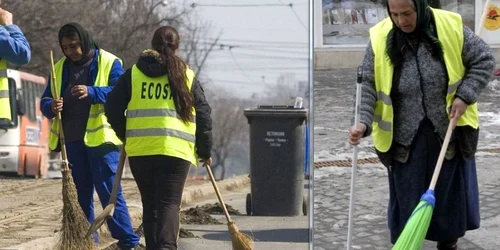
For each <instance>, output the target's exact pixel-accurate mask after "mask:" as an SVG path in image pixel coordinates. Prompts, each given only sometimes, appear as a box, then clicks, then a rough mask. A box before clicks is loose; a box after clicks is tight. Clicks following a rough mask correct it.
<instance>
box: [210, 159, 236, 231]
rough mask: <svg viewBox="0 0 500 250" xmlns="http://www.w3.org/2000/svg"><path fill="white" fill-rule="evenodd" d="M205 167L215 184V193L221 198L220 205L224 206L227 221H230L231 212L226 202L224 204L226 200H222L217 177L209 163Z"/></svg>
mask: <svg viewBox="0 0 500 250" xmlns="http://www.w3.org/2000/svg"><path fill="white" fill-rule="evenodd" d="M205 168H206V169H207V172H208V175H209V176H210V181H211V182H212V185H213V186H214V189H215V193H216V194H217V198H218V199H219V202H220V205H221V207H222V210H223V211H224V215H225V216H226V219H227V222H230V221H231V217H230V216H229V212H228V211H227V208H226V204H224V201H223V200H222V196H221V195H220V192H219V188H218V187H217V183H215V178H214V175H213V174H212V169H211V168H210V166H209V165H205Z"/></svg>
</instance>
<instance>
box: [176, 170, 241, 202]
mask: <svg viewBox="0 0 500 250" xmlns="http://www.w3.org/2000/svg"><path fill="white" fill-rule="evenodd" d="M249 184H250V178H248V175H240V176H236V177H234V178H231V179H227V180H222V181H218V182H217V187H218V188H219V191H220V192H221V193H224V192H228V191H232V190H235V189H240V188H243V187H246V186H247V185H249ZM206 197H216V194H215V190H214V188H213V186H212V183H211V182H210V183H205V184H202V185H199V186H190V187H186V188H185V189H184V193H183V195H182V201H181V205H182V206H187V205H189V204H192V203H193V202H197V201H199V200H202V199H204V198H206Z"/></svg>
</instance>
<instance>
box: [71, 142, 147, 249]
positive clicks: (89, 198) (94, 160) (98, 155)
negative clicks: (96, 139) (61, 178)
mask: <svg viewBox="0 0 500 250" xmlns="http://www.w3.org/2000/svg"><path fill="white" fill-rule="evenodd" d="M66 150H67V154H68V161H69V162H70V165H71V170H72V175H73V179H74V182H75V185H76V189H77V193H78V202H79V204H80V206H81V207H82V209H83V212H84V213H85V215H86V216H87V219H88V221H89V222H90V223H92V222H93V221H94V218H95V217H94V198H93V194H94V188H95V190H96V191H97V195H98V196H99V200H100V201H101V205H102V207H103V208H104V207H106V206H107V205H108V201H109V198H110V196H111V190H112V189H113V181H114V179H115V178H114V177H115V173H116V169H117V166H118V161H119V159H120V152H119V150H118V147H117V146H115V145H113V144H103V145H101V146H98V147H87V146H85V144H84V142H83V141H74V142H69V143H66ZM107 224H108V228H109V231H110V232H111V236H112V237H113V238H115V239H117V240H118V246H119V247H124V248H127V247H134V246H136V245H137V244H138V243H139V236H138V235H136V234H135V233H134V230H133V228H132V222H131V220H130V215H129V212H128V208H127V204H126V202H125V199H124V198H123V195H122V189H121V186H120V188H119V189H118V199H117V201H116V207H115V211H114V213H113V217H112V218H110V219H108V221H107ZM95 240H96V242H98V238H97V234H95Z"/></svg>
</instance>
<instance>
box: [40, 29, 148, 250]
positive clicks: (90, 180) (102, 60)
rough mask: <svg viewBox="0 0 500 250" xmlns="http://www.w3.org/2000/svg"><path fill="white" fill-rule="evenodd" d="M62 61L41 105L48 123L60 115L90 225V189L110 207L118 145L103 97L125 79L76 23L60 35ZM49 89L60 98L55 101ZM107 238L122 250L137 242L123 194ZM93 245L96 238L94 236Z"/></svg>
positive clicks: (53, 142)
mask: <svg viewBox="0 0 500 250" xmlns="http://www.w3.org/2000/svg"><path fill="white" fill-rule="evenodd" d="M58 38H59V45H60V46H61V49H62V52H63V53H64V57H62V58H61V59H60V60H59V61H58V62H57V63H56V64H55V76H56V82H55V83H52V82H49V84H48V86H47V87H46V89H45V92H44V93H43V96H42V100H41V103H40V107H41V111H42V113H43V115H44V116H46V117H47V118H49V119H52V118H54V117H55V116H56V114H57V112H61V115H62V126H63V131H64V136H65V139H66V149H67V154H68V161H69V163H70V167H71V171H72V176H73V179H74V182H75V185H76V189H77V192H78V202H79V204H80V206H81V207H82V209H83V212H84V213H85V215H86V216H87V219H88V220H89V222H92V221H94V205H93V201H94V199H93V194H94V188H95V190H96V192H97V194H98V196H99V199H100V201H101V205H102V206H103V208H104V207H105V206H106V205H107V204H108V200H109V198H110V195H111V189H112V188H113V180H114V177H115V172H116V169H117V165H118V161H119V148H118V146H119V145H121V144H122V142H121V141H120V139H118V137H117V136H116V135H115V133H114V131H113V130H112V129H111V127H110V125H109V124H108V122H107V121H106V117H105V115H104V106H103V104H104V103H105V97H106V94H107V93H108V92H109V91H111V89H112V87H113V86H114V85H115V84H116V81H117V80H118V78H119V76H120V75H121V74H123V67H122V61H121V59H119V58H118V57H116V56H115V55H113V54H111V53H109V52H107V51H105V50H103V49H101V48H100V47H98V45H97V44H96V43H95V42H94V40H93V39H92V36H91V34H90V33H89V32H88V31H87V30H86V29H84V28H83V27H82V26H81V25H79V24H78V23H68V24H66V25H64V26H62V27H61V29H60V30H59V37H58ZM51 84H55V87H56V88H57V89H58V90H59V91H58V93H61V97H60V98H55V97H54V96H55V93H52V91H51ZM58 135H59V127H58V123H57V122H53V123H52V127H51V133H50V138H49V148H50V150H53V151H59V150H60V145H59V136H58ZM107 223H108V228H109V230H110V232H111V236H112V237H113V238H115V239H117V240H118V246H119V247H120V248H121V249H134V248H135V247H136V246H137V245H138V243H139V236H137V235H136V234H135V233H134V231H133V228H132V224H131V220H130V216H129V212H128V208H127V204H126V202H125V199H124V197H123V195H122V192H121V189H120V191H119V193H118V199H117V203H116V208H115V211H114V214H113V217H112V218H111V219H109V220H108V221H107ZM94 237H95V240H96V242H97V241H98V239H97V234H95V235H94Z"/></svg>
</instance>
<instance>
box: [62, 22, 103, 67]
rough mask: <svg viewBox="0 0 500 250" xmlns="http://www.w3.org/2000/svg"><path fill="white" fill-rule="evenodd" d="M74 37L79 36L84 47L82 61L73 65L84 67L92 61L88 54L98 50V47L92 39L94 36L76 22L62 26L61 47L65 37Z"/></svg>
mask: <svg viewBox="0 0 500 250" xmlns="http://www.w3.org/2000/svg"><path fill="white" fill-rule="evenodd" d="M74 35H77V36H78V38H79V39H80V44H81V47H82V59H81V60H80V61H78V62H73V63H75V64H77V65H82V64H85V63H86V62H88V60H90V59H91V58H90V57H89V56H88V54H89V52H90V51H92V50H94V49H96V48H98V45H97V43H96V42H95V41H94V39H93V38H92V35H91V34H90V33H89V32H88V31H87V30H86V29H84V28H83V27H82V26H81V25H80V24H78V23H75V22H72V23H68V24H66V25H64V26H62V27H61V29H59V45H61V40H62V38H63V37H73V36H74ZM61 49H62V47H61Z"/></svg>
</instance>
